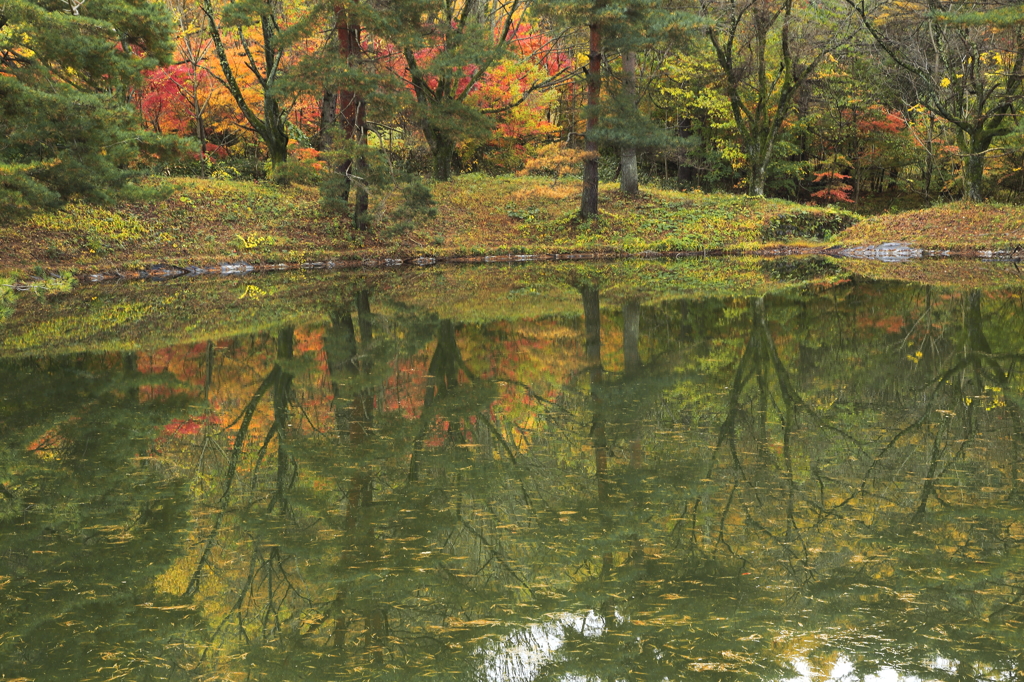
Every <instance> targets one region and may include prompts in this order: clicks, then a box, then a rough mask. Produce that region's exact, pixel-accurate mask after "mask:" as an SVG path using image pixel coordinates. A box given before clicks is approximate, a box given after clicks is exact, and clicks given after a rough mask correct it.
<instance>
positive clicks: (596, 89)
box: [580, 24, 601, 219]
mask: <svg viewBox="0 0 1024 682" xmlns="http://www.w3.org/2000/svg"><path fill="white" fill-rule="evenodd" d="M600 106H601V27H600V26H599V25H598V24H591V25H590V60H589V64H588V69H587V144H586V146H585V147H584V149H585V150H586V151H587V153H588V157H587V160H586V161H584V162H583V194H582V196H581V197H580V218H583V219H586V218H591V217H593V216H596V215H597V159H598V156H597V139H596V138H595V136H594V134H593V133H594V131H595V130H596V129H597V124H598V121H599V116H600V111H599V108H600Z"/></svg>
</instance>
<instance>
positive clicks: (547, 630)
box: [480, 611, 604, 682]
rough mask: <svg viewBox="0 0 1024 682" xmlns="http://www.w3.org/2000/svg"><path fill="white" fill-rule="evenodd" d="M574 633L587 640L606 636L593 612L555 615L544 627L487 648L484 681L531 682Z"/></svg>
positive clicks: (576, 678) (584, 681) (570, 680)
mask: <svg viewBox="0 0 1024 682" xmlns="http://www.w3.org/2000/svg"><path fill="white" fill-rule="evenodd" d="M567 630H575V631H576V632H578V633H579V634H581V635H583V636H584V637H597V636H598V635H600V634H601V633H603V632H604V619H603V618H602V617H601V616H599V615H598V614H596V613H594V612H593V611H588V612H587V613H585V614H582V615H579V614H572V613H561V614H555V615H554V616H552V617H551V618H550V620H549V621H547V622H545V623H536V624H534V625H530V626H528V627H525V628H520V629H518V630H515V631H514V632H512V633H511V634H509V635H508V636H506V637H505V638H503V639H502V640H501V641H500V642H498V643H497V644H493V645H490V646H488V647H485V648H484V649H483V650H482V651H481V652H480V653H481V654H483V656H484V678H485V679H487V680H495V681H499V680H500V681H501V682H520V681H521V682H528V681H529V680H532V679H533V678H534V676H536V675H537V673H538V672H539V671H540V668H541V666H543V665H544V664H545V663H546V662H547V661H549V660H550V659H551V656H552V654H554V653H555V652H556V651H558V649H559V648H561V646H562V644H563V643H564V642H565V632H566V631H567ZM560 679H561V680H562V682H589V680H590V678H589V677H583V676H580V675H565V676H563V677H562V678H560Z"/></svg>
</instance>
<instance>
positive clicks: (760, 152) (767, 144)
mask: <svg viewBox="0 0 1024 682" xmlns="http://www.w3.org/2000/svg"><path fill="white" fill-rule="evenodd" d="M771 149H772V143H771V141H769V140H764V139H755V140H754V141H753V142H751V144H750V145H748V146H747V195H748V196H752V197H763V196H764V187H765V176H766V175H767V171H768V159H769V158H771V153H772V151H771Z"/></svg>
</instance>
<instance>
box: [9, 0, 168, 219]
mask: <svg viewBox="0 0 1024 682" xmlns="http://www.w3.org/2000/svg"><path fill="white" fill-rule="evenodd" d="M168 19H169V18H168V16H167V12H166V10H165V9H164V8H163V6H162V5H161V4H157V3H151V2H149V1H148V0H90V1H89V2H88V3H85V2H82V1H81V0H65V1H64V2H60V3H58V2H45V1H42V0H6V1H5V2H4V3H3V4H0V214H2V215H3V216H5V217H10V216H13V215H14V214H15V213H18V212H21V211H25V210H31V209H33V208H36V207H42V206H54V205H58V204H59V203H60V202H62V201H64V200H67V199H68V198H70V197H72V196H79V197H82V198H85V199H90V200H99V201H104V200H109V199H111V198H112V196H113V195H112V192H113V191H115V190H116V189H117V188H119V187H122V186H123V185H124V183H125V182H126V180H127V178H128V171H127V167H128V166H129V165H130V164H131V163H133V162H135V161H136V160H137V159H138V156H139V154H140V152H142V151H146V150H147V149H152V148H153V147H154V146H156V145H160V144H161V143H162V138H161V137H160V136H158V135H155V134H150V133H144V132H142V131H141V130H140V129H139V117H138V116H137V114H136V112H135V110H134V109H133V108H132V107H131V106H130V105H129V95H130V93H131V91H132V89H134V88H137V87H138V86H139V85H140V83H141V74H142V72H143V71H144V70H146V69H151V68H154V67H156V66H157V65H158V64H159V63H160V61H161V60H164V59H166V58H167V57H168V55H169V51H170V50H169V41H168V33H169V26H170V24H169V20H168Z"/></svg>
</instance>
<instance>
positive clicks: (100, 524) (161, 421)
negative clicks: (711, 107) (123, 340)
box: [0, 278, 1024, 682]
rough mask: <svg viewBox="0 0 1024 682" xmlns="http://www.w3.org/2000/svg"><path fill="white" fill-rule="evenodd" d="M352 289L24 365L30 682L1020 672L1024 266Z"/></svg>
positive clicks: (8, 402) (16, 394)
mask: <svg viewBox="0 0 1024 682" xmlns="http://www.w3.org/2000/svg"><path fill="white" fill-rule="evenodd" d="M410 286H412V285H410ZM345 292H346V293H344V295H339V296H338V297H337V299H336V300H335V301H332V302H331V303H330V305H328V306H327V308H326V309H327V313H326V314H325V315H321V316H320V317H319V318H315V319H312V320H308V321H305V322H304V321H302V320H299V321H298V322H296V321H294V320H292V321H289V323H288V324H284V325H280V324H278V325H272V324H271V325H267V326H266V328H264V329H262V330H260V331H256V332H254V333H250V334H245V335H237V336H232V337H230V338H209V339H207V340H205V341H200V342H195V341H190V342H188V343H184V344H179V345H170V346H168V347H165V348H155V347H149V348H146V349H138V350H130V351H125V352H110V351H108V352H88V353H82V352H77V353H64V354H56V355H47V354H46V353H42V352H35V353H33V354H31V355H28V356H25V355H22V356H20V357H17V358H11V359H7V360H0V399H2V400H0V483H2V485H3V487H2V489H0V492H2V496H0V679H6V680H11V679H28V680H57V679H60V680H113V679H128V680H164V679H167V680H364V679H365V680H390V679H402V680H414V679H415V680H419V679H451V680H509V681H520V680H521V681H523V682H526V681H528V680H537V681H540V680H562V681H566V682H569V681H572V682H583V681H596V680H607V681H611V680H680V679H687V680H707V681H708V682H712V681H720V680H721V681H724V680H752V681H753V680H794V681H800V682H803V681H807V682H811V681H824V680H835V681H837V682H838V681H842V682H854V681H859V680H865V681H870V682H895V681H897V680H906V681H911V680H963V681H981V680H990V681H992V682H996V681H1001V680H1014V679H1020V678H1021V677H1022V676H1024V628H1022V627H1021V626H1022V617H1024V603H1022V599H1024V486H1022V484H1024V472H1022V471H1021V466H1022V464H1024V451H1022V444H1024V415H1022V412H1021V410H1022V408H1024V395H1022V389H1024V383H1022V382H1024V373H1022V360H1024V298H1022V291H1020V290H1013V289H1010V290H1006V289H998V290H985V291H982V290H971V289H957V288H949V287H946V288H937V287H929V286H922V285H910V284H895V283H884V282H872V281H865V280H855V281H849V280H844V279H839V278H833V279H831V280H829V281H828V282H825V283H818V284H816V285H814V286H804V287H799V286H798V287H793V288H789V289H781V290H778V291H776V292H775V293H770V294H766V295H748V296H729V297H699V296H692V295H690V296H681V295H680V296H673V295H671V294H665V293H664V292H662V293H661V294H660V295H658V296H656V297H655V296H647V295H640V294H637V295H636V296H633V297H628V296H626V297H624V296H616V297H609V296H607V295H606V293H605V291H604V290H603V289H602V286H601V285H600V284H599V283H598V284H595V283H593V282H591V283H584V284H579V285H578V286H577V287H576V288H575V289H574V290H572V292H571V296H569V299H567V300H568V301H569V304H568V305H567V306H561V307H559V309H558V310H556V311H551V312H547V313H545V312H544V311H543V304H542V303H541V304H540V305H539V307H538V303H537V302H536V301H533V300H532V299H531V303H530V306H531V308H530V310H531V311H534V310H536V312H530V313H529V314H527V315H524V314H523V311H522V307H521V303H520V302H521V301H522V300H523V299H524V297H528V296H529V295H530V291H529V290H515V291H510V292H508V294H507V300H506V303H505V306H504V308H502V307H501V306H498V308H497V310H498V312H495V311H494V309H495V306H494V305H493V302H492V305H491V308H490V310H489V312H488V313H487V314H486V315H485V314H481V315H479V316H477V318H476V319H472V316H463V317H462V319H446V318H445V317H443V316H442V315H439V314H438V313H437V312H436V310H431V309H428V308H426V307H422V306H417V305H414V304H410V303H409V302H408V301H407V300H403V301H397V300H396V299H395V297H394V296H392V295H391V294H389V293H388V292H384V291H381V290H379V289H374V288H373V287H372V286H371V285H369V284H368V285H366V286H365V287H363V286H362V285H361V284H359V283H358V282H356V283H355V284H353V285H351V286H349V287H348V288H347V289H345ZM503 310H504V312H503Z"/></svg>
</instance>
